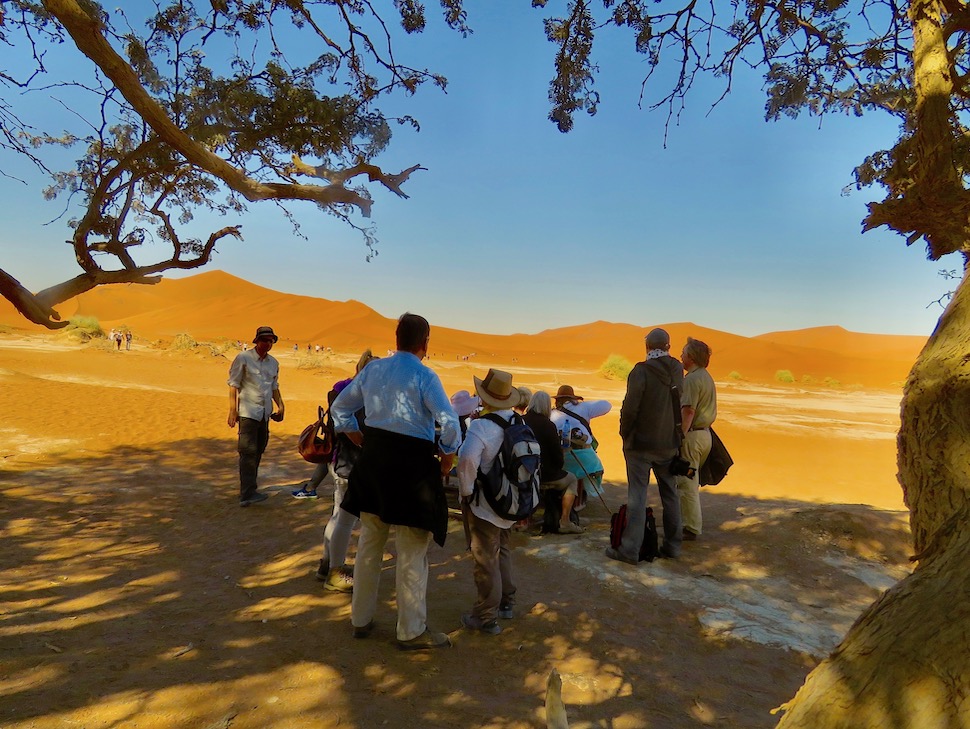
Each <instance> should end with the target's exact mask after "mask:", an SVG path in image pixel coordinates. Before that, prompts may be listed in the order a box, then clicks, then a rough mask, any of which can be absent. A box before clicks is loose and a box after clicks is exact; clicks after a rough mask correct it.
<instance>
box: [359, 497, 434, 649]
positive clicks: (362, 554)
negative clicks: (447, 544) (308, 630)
mask: <svg viewBox="0 0 970 729" xmlns="http://www.w3.org/2000/svg"><path fill="white" fill-rule="evenodd" d="M390 528H391V525H390V524H385V523H384V522H383V521H381V519H380V517H378V516H377V515H376V514H369V513H367V512H366V511H363V512H361V514H360V539H359V540H358V541H357V559H356V561H355V563H354V596H353V599H352V600H351V605H350V621H351V623H353V626H354V627H355V628H363V627H364V626H365V625H367V624H368V623H370V621H371V620H373V619H374V614H375V613H376V612H377V590H378V587H380V581H381V569H382V567H383V563H384V545H385V544H387V537H388V534H389V532H390ZM394 536H395V541H396V543H397V545H396V546H397V567H395V569H394V576H395V585H396V589H397V639H398V640H411V639H412V638H417V637H418V636H419V635H421V634H422V633H423V632H424V631H425V629H427V627H428V599H427V598H428V545H429V544H431V532H429V531H427V530H425V529H417V528H415V527H407V526H400V525H395V526H394Z"/></svg>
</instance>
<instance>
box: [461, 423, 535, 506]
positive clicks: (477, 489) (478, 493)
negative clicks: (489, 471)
mask: <svg viewBox="0 0 970 729" xmlns="http://www.w3.org/2000/svg"><path fill="white" fill-rule="evenodd" d="M478 417H479V418H480V419H482V420H487V421H489V422H490V423H495V424H496V425H500V426H502V433H503V436H502V438H503V440H504V438H505V436H504V433H505V431H506V430H507V429H508V427H509V426H510V425H512V423H514V422H515V421H516V419H518V420H519V421H520V422H524V421H522V416H520V415H519V414H518V413H512V417H511V419H509V420H506V419H505V418H503V417H502V416H501V415H499V414H498V413H488V414H486V415H479V416H478ZM499 450H501V446H499ZM497 457H498V456H496V458H497ZM484 475H485V474H484V473H482V467H481V465H479V466H478V473H477V474H475V486H474V488H473V489H472V495H471V497H470V498H469V501H471V499H475V503H476V504H479V505H480V504H481V498H482V487H481V485H480V484H479V480H480V479H481V478H482V477H483V476H484Z"/></svg>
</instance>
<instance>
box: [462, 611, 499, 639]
mask: <svg viewBox="0 0 970 729" xmlns="http://www.w3.org/2000/svg"><path fill="white" fill-rule="evenodd" d="M461 624H462V625H464V626H465V627H466V628H468V629H469V630H477V631H479V632H482V633H485V634H487V635H498V634H499V633H501V632H502V626H501V625H499V624H498V621H497V620H489V621H487V622H483V621H482V619H481V618H476V617H475V616H474V615H472V614H471V613H465V614H464V615H462V616H461Z"/></svg>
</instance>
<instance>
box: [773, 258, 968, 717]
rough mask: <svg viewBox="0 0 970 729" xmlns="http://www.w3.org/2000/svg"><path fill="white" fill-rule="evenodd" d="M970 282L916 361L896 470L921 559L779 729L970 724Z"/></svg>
mask: <svg viewBox="0 0 970 729" xmlns="http://www.w3.org/2000/svg"><path fill="white" fill-rule="evenodd" d="M968 331H970V286H968V285H967V279H966V277H964V280H963V282H961V284H960V286H959V288H958V289H957V291H956V292H955V294H954V297H953V299H952V301H951V302H950V305H949V306H948V307H947V310H946V312H945V313H944V314H943V316H942V317H941V319H940V322H939V324H938V325H937V328H936V331H935V332H934V333H933V335H932V336H931V337H930V339H929V341H928V342H927V344H926V347H925V348H924V350H923V352H922V353H921V355H920V357H919V359H918V360H917V362H916V364H915V366H914V367H913V369H912V371H911V372H910V375H909V379H908V381H907V383H906V388H905V392H904V396H903V404H902V425H901V428H900V431H899V479H900V482H901V483H902V485H903V490H904V493H905V496H906V500H907V504H908V506H909V507H910V509H911V511H912V515H911V523H912V528H913V538H914V542H915V548H916V556H915V558H914V559H916V560H917V561H918V564H917V567H916V569H915V570H914V572H913V574H912V575H911V576H910V577H908V578H906V579H905V580H903V581H902V582H900V583H899V584H897V585H896V586H895V587H893V588H892V589H891V590H889V591H887V592H886V593H885V594H884V595H883V596H882V597H881V598H880V599H879V600H878V601H877V602H876V603H875V604H874V605H872V607H870V608H869V609H868V610H867V611H866V612H865V613H864V614H863V615H862V616H861V617H860V618H859V620H857V621H856V623H855V625H854V626H853V627H852V629H851V630H850V631H849V633H848V634H847V635H846V637H845V639H844V640H843V641H842V643H841V644H840V645H839V647H838V648H837V649H836V650H835V651H834V652H833V653H832V655H830V656H829V657H828V658H827V659H826V660H825V661H823V662H822V663H821V664H820V665H819V666H818V667H817V668H816V669H815V670H814V671H812V673H811V674H809V676H808V678H807V680H806V681H805V684H804V686H802V688H801V689H800V690H799V692H798V693H797V694H796V695H795V697H794V698H793V699H792V700H791V701H790V702H788V704H786V705H785V706H783V707H782V709H784V710H786V712H787V713H786V714H785V716H784V717H783V718H782V720H781V721H780V722H779V724H778V729H796V728H797V729H803V728H804V729H839V728H842V727H844V728H845V729H849V728H850V727H851V729H904V728H905V729H924V728H926V729H930V728H932V729H951V728H952V729H958V728H960V729H964V728H965V727H967V726H970V570H968V569H967V555H968V554H970V528H968V523H970V353H968V349H967V346H966V344H967V334H966V333H967V332H968Z"/></svg>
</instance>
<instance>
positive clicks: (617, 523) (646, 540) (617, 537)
mask: <svg viewBox="0 0 970 729" xmlns="http://www.w3.org/2000/svg"><path fill="white" fill-rule="evenodd" d="M628 522H629V515H628V514H627V508H626V504H623V506H621V507H620V510H619V511H617V512H616V513H615V514H613V515H612V516H611V517H610V546H611V547H613V549H619V548H620V542H621V541H623V532H624V531H626V527H627V523H628ZM658 541H659V540H658V536H657V520H656V519H654V517H653V509H651V508H650V507H649V506H648V507H647V521H646V523H645V524H644V526H643V543H642V544H641V545H640V561H641V562H653V561H654V560H655V559H656V558H657V557H659V556H660V549H659V546H658Z"/></svg>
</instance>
